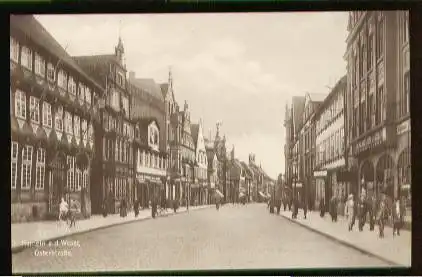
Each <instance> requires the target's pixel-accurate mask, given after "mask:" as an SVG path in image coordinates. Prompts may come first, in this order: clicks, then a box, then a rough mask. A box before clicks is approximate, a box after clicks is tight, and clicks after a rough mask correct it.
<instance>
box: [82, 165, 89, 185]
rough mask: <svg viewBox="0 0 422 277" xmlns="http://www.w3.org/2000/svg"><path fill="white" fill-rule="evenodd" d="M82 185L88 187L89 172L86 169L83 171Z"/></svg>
mask: <svg viewBox="0 0 422 277" xmlns="http://www.w3.org/2000/svg"><path fill="white" fill-rule="evenodd" d="M82 186H83V188H85V189H86V188H88V187H89V172H88V169H85V170H84V172H83V182H82Z"/></svg>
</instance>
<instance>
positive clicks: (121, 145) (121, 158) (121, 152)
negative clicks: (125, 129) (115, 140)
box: [119, 141, 124, 162]
mask: <svg viewBox="0 0 422 277" xmlns="http://www.w3.org/2000/svg"><path fill="white" fill-rule="evenodd" d="M123 144H124V142H123V141H120V145H119V148H120V159H119V160H120V161H121V162H123V151H124V148H123Z"/></svg>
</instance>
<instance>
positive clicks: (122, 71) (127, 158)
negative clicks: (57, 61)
mask: <svg viewBox="0 0 422 277" xmlns="http://www.w3.org/2000/svg"><path fill="white" fill-rule="evenodd" d="M123 55H124V47H123V43H122V40H121V38H119V41H118V44H117V46H116V48H115V52H114V54H110V55H96V56H81V57H74V58H75V59H76V61H77V62H78V64H79V65H80V66H81V67H82V68H83V69H84V70H85V71H86V72H88V74H89V75H90V76H92V77H93V78H94V79H95V80H96V81H97V82H98V83H99V84H100V85H102V86H104V87H105V88H106V99H105V102H104V103H103V107H102V109H101V123H102V124H101V125H100V126H99V129H98V131H97V132H96V138H95V141H96V143H97V147H96V153H97V154H98V156H100V157H101V158H100V159H98V160H97V162H96V165H95V172H94V174H95V176H97V177H98V178H100V179H102V180H97V181H96V183H95V184H94V186H93V187H92V190H91V192H92V193H91V198H92V209H93V212H95V213H101V211H102V203H103V202H104V200H105V199H108V203H110V204H109V206H108V207H109V212H110V213H116V212H117V211H118V207H119V205H120V202H121V201H122V200H123V199H125V200H126V202H127V203H128V204H129V205H131V204H132V201H133V199H134V194H133V189H134V159H133V145H132V144H133V138H134V123H133V121H132V120H131V118H130V112H131V111H130V110H131V104H130V101H131V97H130V92H129V86H128V82H127V79H126V72H127V71H126V66H125V64H124V62H123Z"/></svg>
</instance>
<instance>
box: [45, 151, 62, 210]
mask: <svg viewBox="0 0 422 277" xmlns="http://www.w3.org/2000/svg"><path fill="white" fill-rule="evenodd" d="M65 185H66V158H65V155H64V154H63V153H62V152H59V153H58V154H57V155H56V157H55V158H54V160H53V162H52V167H51V177H50V184H49V186H50V187H49V192H50V193H49V199H48V203H49V205H48V207H49V213H51V214H58V212H59V204H60V201H61V197H63V196H64V195H63V193H64V191H63V188H64V187H65Z"/></svg>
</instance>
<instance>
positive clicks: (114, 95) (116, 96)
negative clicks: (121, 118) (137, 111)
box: [111, 90, 120, 110]
mask: <svg viewBox="0 0 422 277" xmlns="http://www.w3.org/2000/svg"><path fill="white" fill-rule="evenodd" d="M111 106H112V107H113V108H114V109H116V110H117V109H119V107H120V103H119V93H118V92H117V91H116V90H113V92H112V94H111Z"/></svg>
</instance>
